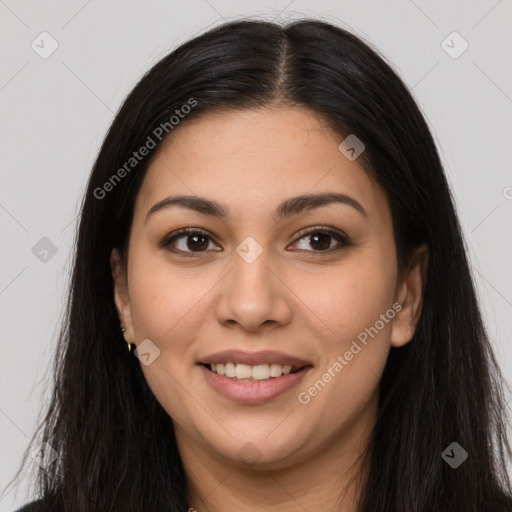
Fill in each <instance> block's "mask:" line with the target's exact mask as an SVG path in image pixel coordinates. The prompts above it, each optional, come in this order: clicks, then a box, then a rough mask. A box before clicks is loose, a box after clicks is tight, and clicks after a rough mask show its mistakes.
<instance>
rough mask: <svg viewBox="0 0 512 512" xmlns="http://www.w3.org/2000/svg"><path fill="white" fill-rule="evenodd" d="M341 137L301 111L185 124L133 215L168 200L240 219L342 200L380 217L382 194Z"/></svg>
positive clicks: (162, 154) (222, 115)
mask: <svg viewBox="0 0 512 512" xmlns="http://www.w3.org/2000/svg"><path fill="white" fill-rule="evenodd" d="M342 140H343V137H341V136H340V135H338V134H337V133H335V132H334V131H333V130H332V129H331V128H330V127H329V126H328V124H327V122H326V121H325V120H324V119H323V118H322V117H321V116H319V115H318V114H316V113H314V112H311V111H310V110H307V109H303V108H283V107H280V108H261V109H257V110H238V111H222V112H213V113H208V114H204V115H202V116H200V117H198V118H196V119H193V120H189V121H187V120H185V121H184V122H182V124H181V125H179V126H178V128H176V129H175V130H174V131H173V132H172V133H171V134H170V135H169V136H168V138H167V139H166V140H165V141H164V143H163V144H162V147H161V148H160V149H159V151H158V153H157V154H156V155H155V158H154V160H153V161H152V163H151V165H150V166H149V168H148V170H147V173H146V176H145V178H144V180H143V183H142V186H141V189H140V191H139V194H138V197H137V201H136V212H137V211H138V212H139V214H143V213H144V212H146V211H147V210H148V209H149V208H150V207H151V206H152V205H153V204H154V203H156V202H158V201H159V200H162V199H163V198H165V197H167V196H168V195H171V194H175V193H180V194H187V195H191V194H192V195H200V196H203V197H208V198H211V199H215V200H216V201H218V202H219V203H222V204H224V205H227V207H228V209H229V210H230V211H233V212H236V213H237V215H243V214H251V212H252V214H254V210H251V211H248V207H252V206H259V207H261V208H266V207H267V206H268V208H271V207H272V206H273V205H276V204H277V203H280V202H281V201H282V199H283V198H286V197H291V196H295V195H300V194H306V193H316V192H341V193H346V194H350V195H352V196H354V197H356V198H357V200H359V201H360V202H363V203H365V204H364V206H365V209H367V210H371V209H372V208H373V209H374V210H375V214H377V215H382V214H383V209H384V210H385V209H387V201H386V199H385V195H384V193H383V191H382V190H381V189H380V187H379V186H377V185H376V184H375V183H374V182H373V181H372V180H371V179H370V177H369V176H368V175H367V173H366V172H365V170H364V169H363V167H362V165H361V164H360V163H358V161H357V159H356V160H354V161H350V160H348V159H347V158H346V157H345V156H344V155H343V154H342V153H341V152H340V151H339V149H338V146H339V144H340V142H341V141H342Z"/></svg>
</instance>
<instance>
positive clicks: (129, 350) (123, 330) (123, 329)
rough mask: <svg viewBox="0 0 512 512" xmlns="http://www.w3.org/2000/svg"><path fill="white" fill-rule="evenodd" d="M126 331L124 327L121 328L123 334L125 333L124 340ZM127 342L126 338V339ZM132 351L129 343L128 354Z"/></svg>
mask: <svg viewBox="0 0 512 512" xmlns="http://www.w3.org/2000/svg"><path fill="white" fill-rule="evenodd" d="M125 331H126V329H125V328H124V327H121V332H122V333H123V338H124V332H125ZM125 340H126V338H125ZM131 351H132V344H131V343H129V342H128V352H131Z"/></svg>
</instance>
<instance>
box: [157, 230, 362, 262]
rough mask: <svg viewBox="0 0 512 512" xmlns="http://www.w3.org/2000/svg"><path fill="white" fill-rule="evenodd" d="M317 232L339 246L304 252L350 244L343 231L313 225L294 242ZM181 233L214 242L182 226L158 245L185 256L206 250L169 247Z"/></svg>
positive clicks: (198, 232)
mask: <svg viewBox="0 0 512 512" xmlns="http://www.w3.org/2000/svg"><path fill="white" fill-rule="evenodd" d="M317 233H321V234H327V235H330V236H332V237H333V238H334V239H336V240H337V241H338V242H340V243H341V246H338V247H334V248H331V249H326V250H323V251H315V250H310V251H308V250H306V251H305V252H312V253H316V254H322V255H324V254H331V253H332V252H334V251H337V250H339V249H341V248H342V247H348V246H350V245H352V244H351V242H350V240H349V239H348V237H347V236H346V235H344V234H343V233H341V232H339V231H337V230H334V229H332V228H329V227H327V226H315V227H313V228H310V229H309V230H308V231H307V232H302V233H299V237H298V238H297V239H296V240H295V242H297V241H298V240H300V239H302V238H305V237H307V236H308V235H309V236H311V235H314V234H317ZM183 235H201V236H204V237H205V238H207V239H209V240H211V241H212V242H214V243H215V241H214V240H213V239H212V238H211V236H210V235H209V233H208V232H207V231H204V230H202V229H199V228H183V229H180V230H179V231H176V232H174V233H171V234H170V235H167V236H166V237H165V238H164V239H163V240H162V241H161V242H160V244H159V245H160V247H162V248H168V250H170V251H172V252H175V253H179V254H184V255H187V256H192V257H198V256H200V255H202V254H203V253H205V252H207V251H208V249H206V250H204V251H196V252H194V251H182V250H181V249H176V248H172V249H170V248H169V246H170V245H171V244H172V243H173V242H175V241H176V240H177V239H178V238H181V237H182V236H183ZM298 251H304V249H298Z"/></svg>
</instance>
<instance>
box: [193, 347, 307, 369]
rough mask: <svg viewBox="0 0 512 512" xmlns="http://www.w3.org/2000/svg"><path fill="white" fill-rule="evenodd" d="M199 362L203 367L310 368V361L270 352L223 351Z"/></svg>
mask: <svg viewBox="0 0 512 512" xmlns="http://www.w3.org/2000/svg"><path fill="white" fill-rule="evenodd" d="M199 362H200V364H204V365H211V364H226V363H234V364H247V365H250V366H256V365H260V364H268V365H271V364H280V365H281V366H291V367H292V370H298V369H300V368H302V367H304V366H312V363H311V362H310V361H306V360H305V359H300V358H298V357H294V356H289V355H287V354H283V353H282V352H275V351H272V350H267V351H263V352H253V353H251V352H243V351H242V350H225V351H224V352H217V353H215V354H211V355H209V356H206V357H204V358H202V359H201V361H199Z"/></svg>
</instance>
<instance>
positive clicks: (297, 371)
mask: <svg viewBox="0 0 512 512" xmlns="http://www.w3.org/2000/svg"><path fill="white" fill-rule="evenodd" d="M199 366H200V369H201V371H202V373H203V375H204V376H205V378H206V381H207V382H208V384H209V385H210V386H211V387H212V388H213V390H215V391H216V392H217V393H219V394H221V395H223V396H224V397H226V398H228V399H230V400H233V401H235V402H238V403H240V404H262V403H265V402H266V401H268V400H271V399H272V398H275V397H277V396H278V395H280V394H281V393H283V392H284V391H286V390H288V389H290V388H291V387H293V386H295V385H296V384H297V383H298V382H299V381H300V380H302V378H303V377H304V375H306V373H308V371H309V370H310V369H311V368H312V367H313V365H312V363H311V362H310V361H307V360H305V359H301V358H298V357H294V356H289V355H287V354H283V353H281V352H274V351H264V352H255V353H249V352H243V351H239V350H228V351H224V352H218V353H216V354H212V355H209V356H206V357H204V358H202V359H201V361H200V362H199ZM219 370H220V371H219ZM226 370H227V371H226ZM251 370H252V373H251V375H250V376H249V373H250V372H251ZM277 370H280V371H277Z"/></svg>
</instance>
